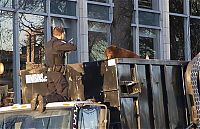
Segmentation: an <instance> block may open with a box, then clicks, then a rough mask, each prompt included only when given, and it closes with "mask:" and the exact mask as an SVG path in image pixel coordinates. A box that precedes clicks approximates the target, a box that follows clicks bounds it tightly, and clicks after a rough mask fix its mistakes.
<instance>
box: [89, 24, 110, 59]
mask: <svg viewBox="0 0 200 129" xmlns="http://www.w3.org/2000/svg"><path fill="white" fill-rule="evenodd" d="M109 37H110V27H109V25H108V24H103V23H97V22H89V32H88V43H89V59H90V61H96V60H103V59H104V51H105V48H106V47H107V46H108V42H109Z"/></svg>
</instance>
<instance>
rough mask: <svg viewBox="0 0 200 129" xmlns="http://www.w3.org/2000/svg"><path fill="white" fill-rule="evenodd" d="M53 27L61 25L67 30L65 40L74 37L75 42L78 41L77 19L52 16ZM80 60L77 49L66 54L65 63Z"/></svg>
mask: <svg viewBox="0 0 200 129" xmlns="http://www.w3.org/2000/svg"><path fill="white" fill-rule="evenodd" d="M51 26H52V27H51V29H52V30H53V27H55V26H60V27H62V28H64V30H65V40H66V41H68V40H70V39H72V38H73V43H74V44H76V43H77V25H76V21H75V20H69V19H64V18H56V17H52V18H51ZM77 61H78V58H77V51H73V52H71V53H70V54H69V55H66V59H65V64H67V63H75V62H77Z"/></svg>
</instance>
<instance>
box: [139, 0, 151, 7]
mask: <svg viewBox="0 0 200 129" xmlns="http://www.w3.org/2000/svg"><path fill="white" fill-rule="evenodd" d="M138 6H139V8H147V9H152V0H138Z"/></svg>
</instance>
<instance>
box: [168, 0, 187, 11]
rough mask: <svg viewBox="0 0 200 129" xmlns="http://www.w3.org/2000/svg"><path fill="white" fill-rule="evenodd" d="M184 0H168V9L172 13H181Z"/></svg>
mask: <svg viewBox="0 0 200 129" xmlns="http://www.w3.org/2000/svg"><path fill="white" fill-rule="evenodd" d="M183 1H184V0H169V11H170V12H173V13H181V14H182V13H183Z"/></svg>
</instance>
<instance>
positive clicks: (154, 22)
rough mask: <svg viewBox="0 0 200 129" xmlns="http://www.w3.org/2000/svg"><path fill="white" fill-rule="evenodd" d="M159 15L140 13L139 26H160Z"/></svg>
mask: <svg viewBox="0 0 200 129" xmlns="http://www.w3.org/2000/svg"><path fill="white" fill-rule="evenodd" d="M159 21H160V20H159V14H155V13H149V12H143V11H139V24H142V25H150V26H159Z"/></svg>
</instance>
